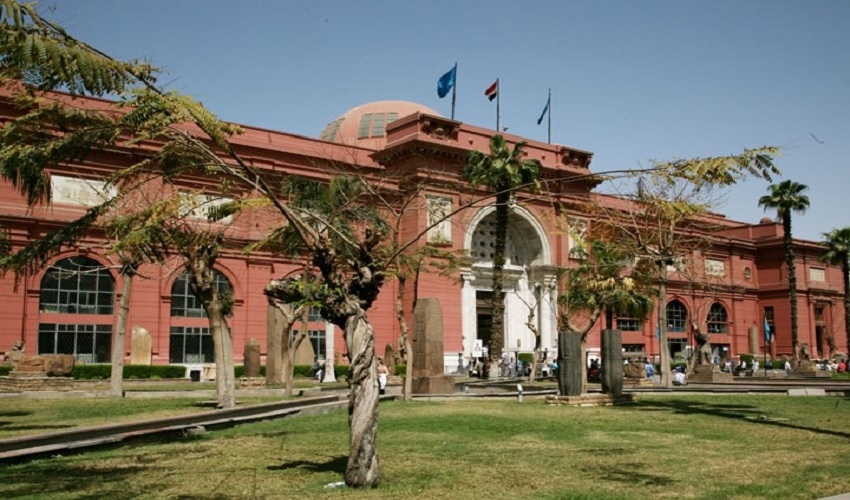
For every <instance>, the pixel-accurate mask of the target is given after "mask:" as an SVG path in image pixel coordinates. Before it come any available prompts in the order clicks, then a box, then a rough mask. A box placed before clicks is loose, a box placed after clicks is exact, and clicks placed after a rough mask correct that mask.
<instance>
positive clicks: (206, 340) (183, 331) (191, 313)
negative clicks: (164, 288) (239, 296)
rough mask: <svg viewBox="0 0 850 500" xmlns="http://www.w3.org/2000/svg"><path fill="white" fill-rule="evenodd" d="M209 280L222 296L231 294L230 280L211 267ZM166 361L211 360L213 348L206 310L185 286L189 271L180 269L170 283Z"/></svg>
mask: <svg viewBox="0 0 850 500" xmlns="http://www.w3.org/2000/svg"><path fill="white" fill-rule="evenodd" d="M213 273H214V277H213V284H214V286H215V287H216V289H217V290H218V293H219V295H221V296H223V297H230V298H232V296H233V286H232V285H231V284H230V280H228V279H227V277H226V276H225V275H223V274H222V273H220V272H219V271H215V270H214V271H213ZM168 361H169V362H170V363H213V362H215V348H214V345H213V339H212V335H211V334H210V327H209V323H208V322H207V313H206V311H204V306H203V304H201V301H200V300H198V298H197V297H195V294H193V293H192V290H191V288H190V287H189V275H188V273H186V272H184V273H183V274H181V275H180V276H178V277H177V279H176V280H174V284H173V285H172V286H171V330H170V336H169V343H168Z"/></svg>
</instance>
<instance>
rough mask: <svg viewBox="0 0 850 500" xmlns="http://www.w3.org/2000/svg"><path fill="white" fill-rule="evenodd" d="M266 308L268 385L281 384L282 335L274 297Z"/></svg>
mask: <svg viewBox="0 0 850 500" xmlns="http://www.w3.org/2000/svg"><path fill="white" fill-rule="evenodd" d="M268 301H269V305H268V309H267V310H266V385H277V384H280V382H281V380H282V379H283V375H282V371H281V366H282V364H283V363H282V356H281V335H280V331H279V330H278V329H277V316H278V314H279V313H278V312H277V307H275V304H274V299H272V298H271V297H269V298H268Z"/></svg>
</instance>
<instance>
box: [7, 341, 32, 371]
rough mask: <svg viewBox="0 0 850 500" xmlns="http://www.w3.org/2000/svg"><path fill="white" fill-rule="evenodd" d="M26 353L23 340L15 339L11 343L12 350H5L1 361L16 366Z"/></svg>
mask: <svg viewBox="0 0 850 500" xmlns="http://www.w3.org/2000/svg"><path fill="white" fill-rule="evenodd" d="M26 355H27V349H26V347H25V346H24V341H23V340H16V341H15V343H14V344H12V350H11V351H6V353H5V354H4V355H3V362H4V363H9V364H11V365H12V366H18V363H20V362H21V360H22V359H24V358H25V357H26Z"/></svg>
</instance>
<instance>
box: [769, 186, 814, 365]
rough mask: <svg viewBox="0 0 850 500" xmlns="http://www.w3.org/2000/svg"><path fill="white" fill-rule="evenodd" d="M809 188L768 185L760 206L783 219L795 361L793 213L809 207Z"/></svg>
mask: <svg viewBox="0 0 850 500" xmlns="http://www.w3.org/2000/svg"><path fill="white" fill-rule="evenodd" d="M807 189H809V187H808V186H806V185H805V184H800V183H799V182H794V181H792V180H786V181H782V182H780V183H779V184H771V185H770V186H768V191H769V192H770V194H768V195H765V196H762V197H761V198H759V206H760V207H764V209H765V210H768V209H771V208H775V209H776V214H777V216H778V217H779V218H780V219H782V229H783V232H784V234H783V240H784V245H785V264H786V266H787V267H788V294H789V295H790V299H791V348H792V350H793V351H794V362H795V364H796V362H797V361H799V353H798V352H797V346H798V344H799V340H798V338H797V270H796V266H795V265H794V259H795V257H794V245H793V241H792V236H791V213H792V212H799V213H803V212H805V211H806V209H807V208H809V197H808V196H806V195H804V194H803V192H804V191H805V190H807Z"/></svg>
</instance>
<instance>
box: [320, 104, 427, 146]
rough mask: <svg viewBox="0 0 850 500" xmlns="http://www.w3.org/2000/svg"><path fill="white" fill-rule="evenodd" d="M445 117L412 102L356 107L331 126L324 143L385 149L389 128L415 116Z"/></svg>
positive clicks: (323, 138) (323, 136)
mask: <svg viewBox="0 0 850 500" xmlns="http://www.w3.org/2000/svg"><path fill="white" fill-rule="evenodd" d="M416 112H419V113H424V114H428V115H434V116H442V115H440V114H439V113H437V112H436V111H434V110H433V109H431V108H429V107H427V106H423V105H421V104H416V103H415V102H408V101H377V102H370V103H368V104H363V105H360V106H357V107H356V108H352V109H350V110H348V111H346V112H345V113H343V114H342V115H340V116H339V118H337V119H335V120H334V121H332V122H330V123H328V125H327V126H326V127H325V129H324V130H322V134H321V135H320V138H321V139H322V140H323V141H329V142H336V143H339V144H350V145H354V146H362V147H365V148H370V149H381V148H383V147H384V145H386V143H387V125H388V124H390V123H392V122H394V121H396V120H398V119H399V118H403V117H405V116H408V115H412V114H413V113H416Z"/></svg>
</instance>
